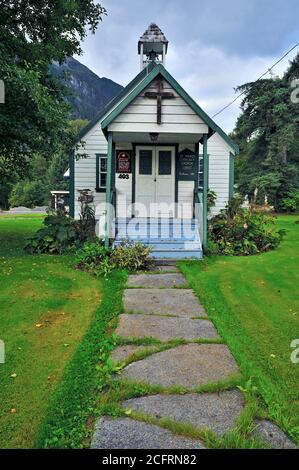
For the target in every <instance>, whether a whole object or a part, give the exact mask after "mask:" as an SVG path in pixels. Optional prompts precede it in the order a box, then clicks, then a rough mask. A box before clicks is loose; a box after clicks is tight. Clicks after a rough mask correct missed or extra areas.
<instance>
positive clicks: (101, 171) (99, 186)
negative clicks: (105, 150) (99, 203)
mask: <svg viewBox="0 0 299 470" xmlns="http://www.w3.org/2000/svg"><path fill="white" fill-rule="evenodd" d="M96 167H97V168H96V171H97V174H96V190H97V191H103V190H105V189H106V180H107V155H105V154H97V155H96Z"/></svg>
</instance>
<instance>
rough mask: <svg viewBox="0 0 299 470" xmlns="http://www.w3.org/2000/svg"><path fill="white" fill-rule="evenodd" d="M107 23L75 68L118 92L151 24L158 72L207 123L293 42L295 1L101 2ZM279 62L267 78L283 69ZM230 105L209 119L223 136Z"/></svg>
mask: <svg viewBox="0 0 299 470" xmlns="http://www.w3.org/2000/svg"><path fill="white" fill-rule="evenodd" d="M100 3H103V5H104V6H105V7H106V9H107V11H108V16H107V17H104V18H103V22H102V23H101V24H100V25H99V28H98V30H97V32H96V34H95V35H89V36H88V37H87V39H86V41H85V42H84V43H83V50H84V55H83V56H81V57H78V60H80V61H81V62H82V63H83V64H85V65H87V66H88V67H89V68H90V69H91V70H93V71H94V72H95V73H97V74H98V75H99V76H100V77H101V76H106V77H108V78H111V79H112V80H114V81H116V82H118V83H121V84H122V85H126V84H127V83H128V82H129V81H130V80H131V79H132V78H133V77H134V76H135V75H136V74H137V73H138V71H139V57H138V55H137V41H138V39H139V37H140V36H141V35H142V34H143V32H144V30H145V29H146V28H147V26H148V24H149V23H151V22H152V21H154V22H156V23H157V24H158V25H159V26H160V27H161V29H162V30H163V32H164V33H165V35H166V37H167V38H168V40H169V52H168V56H167V63H166V67H167V69H168V70H169V72H170V73H171V74H173V75H174V77H175V78H176V79H177V80H178V81H179V82H180V84H181V85H182V86H183V87H184V88H185V89H186V91H187V92H188V93H189V94H190V95H191V96H192V97H193V98H194V99H195V100H196V101H197V102H198V103H199V104H200V105H201V106H202V108H203V109H204V110H205V111H206V112H207V113H208V114H209V115H213V114H214V113H216V112H217V111H218V110H219V109H220V108H221V107H223V106H225V105H226V104H227V103H228V102H229V101H231V100H232V99H233V98H234V96H235V95H234V87H236V86H238V85H241V84H243V83H246V82H248V81H252V80H255V79H256V78H257V77H258V76H259V75H261V74H262V73H263V72H264V71H265V70H267V68H268V67H269V66H270V65H272V64H273V63H274V62H275V61H276V60H277V59H278V58H279V57H280V56H281V55H282V53H283V52H285V51H286V50H287V48H289V47H290V45H292V44H293V43H294V42H295V37H296V35H297V32H298V31H297V30H298V26H297V24H298V13H299V3H298V1H297V0H287V1H285V2H281V1H279V0H272V1H270V0H263V1H260V0H250V2H248V1H247V0H227V1H226V2H223V1H220V0H201V1H200V2H195V1H194V0H191V1H190V0H185V1H184V2H181V1H179V0H164V1H161V0H159V1H158V0H151V1H150V3H149V2H148V0H126V1H124V2H120V1H119V0H106V1H104V0H103V2H100ZM295 53H296V52H294V53H293V54H292V55H290V56H289V57H288V58H287V59H285V60H284V61H283V62H282V63H281V64H279V67H277V68H275V73H280V72H281V71H282V70H284V69H285V68H286V67H287V62H288V59H290V58H291V57H292V56H294V55H295ZM238 106H239V105H238V103H235V104H234V105H233V106H231V107H230V108H229V109H228V110H226V111H225V112H224V113H222V114H221V115H219V116H217V118H216V119H215V120H216V122H217V123H218V124H219V125H220V126H222V127H223V128H224V130H226V131H231V130H232V129H233V127H234V124H235V121H236V118H237V116H238V114H239V108H238Z"/></svg>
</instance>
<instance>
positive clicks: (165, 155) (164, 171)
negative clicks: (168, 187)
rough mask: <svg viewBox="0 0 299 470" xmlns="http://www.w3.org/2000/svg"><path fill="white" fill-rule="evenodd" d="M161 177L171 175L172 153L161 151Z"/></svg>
mask: <svg viewBox="0 0 299 470" xmlns="http://www.w3.org/2000/svg"><path fill="white" fill-rule="evenodd" d="M159 175H171V152H170V151H169V150H162V151H159Z"/></svg>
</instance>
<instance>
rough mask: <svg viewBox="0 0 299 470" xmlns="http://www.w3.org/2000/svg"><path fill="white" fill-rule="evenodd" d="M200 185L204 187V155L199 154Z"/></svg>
mask: <svg viewBox="0 0 299 470" xmlns="http://www.w3.org/2000/svg"><path fill="white" fill-rule="evenodd" d="M198 187H199V188H203V155H202V154H200V155H199V159H198Z"/></svg>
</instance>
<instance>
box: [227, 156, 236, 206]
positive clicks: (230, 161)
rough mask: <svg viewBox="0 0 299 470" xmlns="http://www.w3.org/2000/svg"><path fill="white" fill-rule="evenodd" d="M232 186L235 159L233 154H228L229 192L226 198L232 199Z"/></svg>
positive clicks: (233, 182)
mask: <svg viewBox="0 0 299 470" xmlns="http://www.w3.org/2000/svg"><path fill="white" fill-rule="evenodd" d="M234 184H235V157H234V154H233V153H231V152H230V153H229V191H228V197H229V199H231V198H232V197H234Z"/></svg>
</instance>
